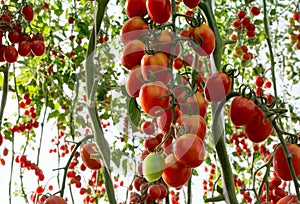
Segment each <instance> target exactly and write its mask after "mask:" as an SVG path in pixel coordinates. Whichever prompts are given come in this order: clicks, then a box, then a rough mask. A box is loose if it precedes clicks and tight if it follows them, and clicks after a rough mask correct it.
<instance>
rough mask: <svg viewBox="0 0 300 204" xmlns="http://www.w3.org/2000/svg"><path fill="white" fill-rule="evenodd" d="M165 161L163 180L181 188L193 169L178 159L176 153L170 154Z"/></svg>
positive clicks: (171, 185) (169, 184)
mask: <svg viewBox="0 0 300 204" xmlns="http://www.w3.org/2000/svg"><path fill="white" fill-rule="evenodd" d="M165 161H166V167H165V170H164V172H163V174H162V178H163V180H164V181H165V182H166V184H167V185H168V186H170V187H174V188H181V187H182V186H183V185H184V184H186V182H187V181H188V180H189V178H190V177H191V174H192V169H191V168H188V167H185V166H184V165H183V164H182V163H180V162H179V161H177V159H176V158H175V156H174V154H169V155H168V156H167V157H166V159H165Z"/></svg>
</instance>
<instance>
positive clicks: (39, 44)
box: [31, 40, 46, 56]
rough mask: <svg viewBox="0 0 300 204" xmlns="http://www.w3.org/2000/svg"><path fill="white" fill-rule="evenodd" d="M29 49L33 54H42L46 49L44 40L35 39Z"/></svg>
mask: <svg viewBox="0 0 300 204" xmlns="http://www.w3.org/2000/svg"><path fill="white" fill-rule="evenodd" d="M31 50H32V52H33V54H34V55H35V56H42V55H43V54H44V52H45V50H46V46H45V43H44V41H41V40H36V41H33V42H32V44H31Z"/></svg>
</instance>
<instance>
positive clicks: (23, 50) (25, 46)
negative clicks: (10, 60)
mask: <svg viewBox="0 0 300 204" xmlns="http://www.w3.org/2000/svg"><path fill="white" fill-rule="evenodd" d="M30 51H31V42H30V41H21V42H20V43H19V45H18V53H19V54H20V55H21V56H22V57H27V56H28V55H29V53H30Z"/></svg>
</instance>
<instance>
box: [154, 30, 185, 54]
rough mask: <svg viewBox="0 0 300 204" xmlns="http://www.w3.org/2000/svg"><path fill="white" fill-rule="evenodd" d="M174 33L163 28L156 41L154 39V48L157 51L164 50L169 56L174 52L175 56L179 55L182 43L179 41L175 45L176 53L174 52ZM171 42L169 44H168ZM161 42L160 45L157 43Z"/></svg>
mask: <svg viewBox="0 0 300 204" xmlns="http://www.w3.org/2000/svg"><path fill="white" fill-rule="evenodd" d="M174 35H176V34H174V33H172V32H170V31H168V30H162V31H161V32H160V34H159V36H158V37H157V39H156V40H155V41H152V44H153V48H154V50H155V51H156V52H163V53H165V55H167V57H169V58H170V57H171V55H172V54H173V55H174V56H175V57H177V56H178V55H179V54H180V51H181V45H180V43H179V42H178V43H177V44H176V47H175V51H174V53H172V49H173V44H172V43H174ZM168 43H169V44H168ZM157 44H159V45H157Z"/></svg>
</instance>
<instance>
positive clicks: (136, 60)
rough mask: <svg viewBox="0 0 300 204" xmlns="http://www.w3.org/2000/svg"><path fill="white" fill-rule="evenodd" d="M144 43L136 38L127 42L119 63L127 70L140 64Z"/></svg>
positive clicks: (143, 52)
mask: <svg viewBox="0 0 300 204" xmlns="http://www.w3.org/2000/svg"><path fill="white" fill-rule="evenodd" d="M144 50H145V44H144V43H143V42H142V41H140V40H138V39H135V40H132V41H130V42H129V43H127V44H126V45H125V47H124V49H123V52H122V58H121V63H122V65H123V66H124V67H125V68H127V69H128V70H131V69H133V68H134V67H135V66H137V65H140V64H141V59H142V58H143V56H144V54H145V51H144Z"/></svg>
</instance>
